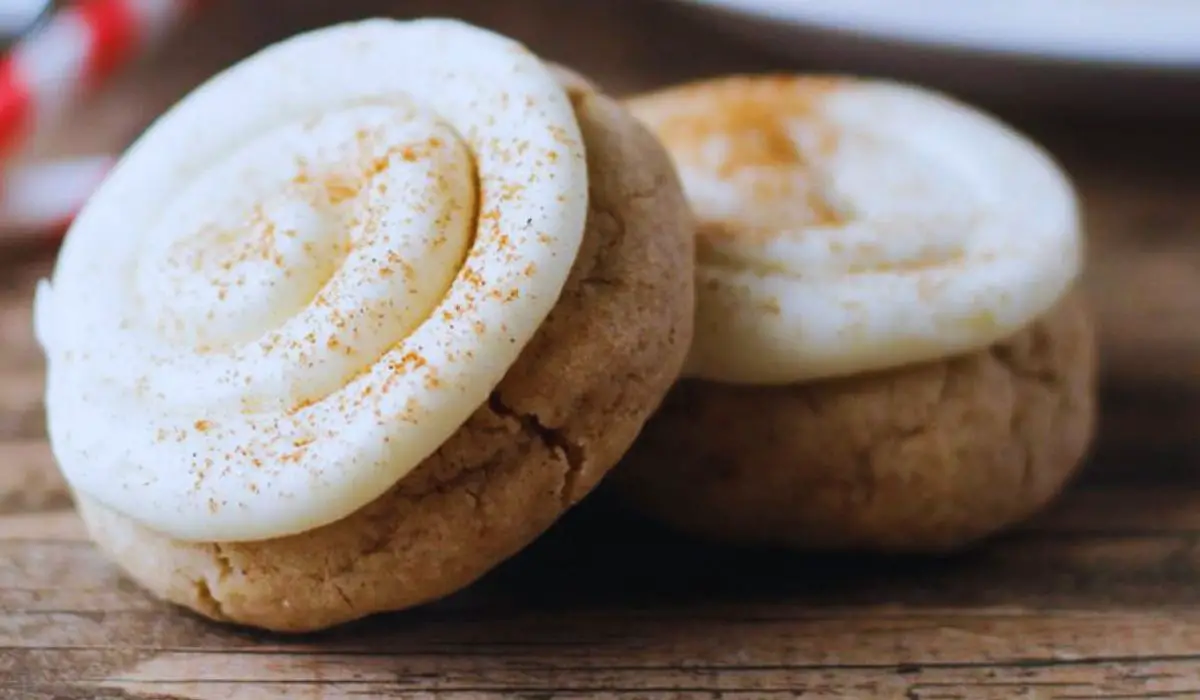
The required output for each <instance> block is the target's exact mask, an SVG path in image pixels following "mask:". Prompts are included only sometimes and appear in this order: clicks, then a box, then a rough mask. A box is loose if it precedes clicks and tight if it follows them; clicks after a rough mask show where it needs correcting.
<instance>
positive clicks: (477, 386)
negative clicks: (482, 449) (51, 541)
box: [35, 20, 588, 541]
mask: <svg viewBox="0 0 1200 700" xmlns="http://www.w3.org/2000/svg"><path fill="white" fill-rule="evenodd" d="M587 177H588V176H587V164H586V158H585V153H584V146H583V141H582V138H581V134H580V128H579V125H578V123H577V121H576V117H575V114H574V112H573V109H572V105H571V102H570V100H569V99H568V97H567V95H566V93H565V91H564V89H563V88H562V86H561V85H560V84H559V82H558V81H557V79H556V76H555V74H554V73H553V72H552V71H551V69H550V68H549V67H548V66H547V65H545V64H543V63H542V62H541V61H540V60H539V59H538V58H537V57H536V56H534V55H533V54H531V53H530V52H529V51H528V50H527V49H525V48H524V47H522V46H521V45H519V44H517V43H515V42H513V41H511V40H509V39H506V38H504V37H501V36H498V35H496V34H493V33H490V32H487V31H484V30H482V29H477V28H474V27H470V26H468V25H465V24H462V23H459V22H455V21H449V20H420V21H410V22H397V21H390V20H369V21H364V22H357V23H352V24H346V25H339V26H334V27H330V28H326V29H321V30H318V31H314V32H311V33H308V34H306V35H301V36H298V37H295V38H292V39H290V40H287V41H284V42H282V43H280V44H277V45H275V46H273V47H270V48H268V49H266V50H264V51H262V52H260V53H258V54H257V55H255V56H253V57H251V58H249V59H247V60H245V61H243V62H242V63H240V64H238V65H236V66H234V67H233V68H231V69H229V70H227V71H225V72H224V73H222V74H220V75H218V76H216V77H215V78H213V79H212V80H210V81H209V82H208V83H206V84H205V85H203V86H202V87H200V88H199V89H197V90H196V91H194V92H193V93H192V94H190V95H189V96H187V97H186V98H185V99H184V100H183V101H181V102H180V103H179V104H178V105H177V106H175V107H174V108H173V109H171V110H170V111H169V112H168V113H167V114H166V115H164V116H163V117H162V118H161V119H159V120H158V122H157V123H155V124H154V125H153V126H152V127H151V128H150V129H149V130H148V131H147V132H146V133H145V134H144V135H143V136H142V137H141V138H140V139H139V140H138V142H137V143H136V144H135V145H134V146H133V147H132V148H131V149H130V150H129V152H128V153H127V154H126V155H125V156H124V158H123V159H122V160H121V162H120V163H119V164H118V166H117V167H116V169H115V171H114V172H113V173H112V175H111V177H110V178H109V179H108V181H107V182H105V183H104V185H103V186H102V187H101V189H100V190H99V191H98V192H97V194H96V195H95V196H94V197H93V199H92V200H91V201H90V202H89V204H88V205H87V207H86V208H85V210H84V211H83V212H82V213H81V215H80V216H79V218H78V219H77V221H76V222H75V224H74V226H73V227H72V229H71V230H70V232H69V233H68V235H67V238H66V241H65V244H64V247H63V249H62V252H61V254H60V258H59V260H58V264H57V266H56V269H55V271H54V275H53V281H52V282H46V283H43V285H42V287H41V288H40V289H39V294H38V298H37V300H36V307H37V308H36V316H35V320H36V323H37V332H38V336H39V339H40V341H41V343H42V345H43V347H44V348H45V351H46V355H47V358H48V365H49V371H48V377H47V397H46V404H47V411H48V425H49V432H50V438H51V442H52V446H53V449H54V452H55V454H56V456H57V458H58V460H59V463H60V465H61V467H62V470H63V473H64V475H65V476H66V478H67V479H68V481H69V482H70V483H71V485H72V487H73V488H75V489H77V490H79V491H81V492H83V493H86V494H87V495H89V496H91V497H92V498H94V499H96V500H98V501H100V502H102V503H104V504H106V505H107V506H109V507H110V508H112V509H114V510H116V511H118V512H121V513H123V514H125V515H127V516H129V517H131V518H133V519H135V520H138V521H141V522H143V523H144V524H146V525H147V526H149V527H150V528H152V529H155V530H158V531H161V532H163V533H165V534H168V535H170V536H172V537H175V538H177V539H184V540H207V541H231V540H254V539H266V538H270V537H275V536H281V535H286V534H291V533H295V532H301V531H305V530H309V529H312V528H315V527H318V526H320V525H323V524H326V523H329V522H332V521H335V520H338V519H340V518H342V517H344V516H346V515H348V514H349V513H351V512H353V511H355V510H357V509H358V508H360V507H361V506H363V505H365V504H366V503H368V502H369V501H371V500H373V499H374V498H376V497H377V496H379V495H380V494H381V493H383V492H384V491H385V490H387V489H388V488H389V487H391V486H392V485H393V484H395V483H396V481H397V480H399V479H400V478H402V477H403V476H404V475H405V474H406V473H407V472H408V471H409V470H411V469H412V468H414V467H415V466H416V465H417V464H419V463H420V462H421V461H422V460H424V459H425V458H426V457H427V456H428V455H430V454H431V453H432V452H433V451H434V450H436V449H437V448H438V447H439V446H440V445H441V444H442V443H443V442H444V441H445V440H446V439H447V438H448V437H449V436H450V435H451V434H452V433H453V432H454V431H455V430H457V429H458V428H459V427H460V426H461V425H462V424H463V422H464V421H465V420H466V419H467V417H468V416H469V415H470V414H471V413H472V412H473V411H474V410H475V409H477V408H478V407H479V406H480V405H481V404H482V403H483V402H484V401H485V400H486V398H487V396H488V393H489V392H490V391H491V390H492V389H493V388H494V387H495V386H496V384H497V383H498V382H499V381H500V380H501V378H502V377H503V376H504V374H505V372H506V371H507V370H508V368H509V366H510V365H511V364H512V363H513V362H514V361H515V359H516V358H517V356H518V354H519V353H520V351H521V350H522V349H523V348H524V346H525V345H526V344H527V343H528V342H529V341H530V339H531V338H532V337H533V335H534V333H535V331H536V330H537V329H538V327H539V326H540V325H541V324H542V322H543V321H544V320H545V318H546V317H547V315H548V314H549V312H550V310H551V309H552V308H553V306H554V304H555V302H556V301H557V299H558V297H559V295H560V293H561V290H562V288H563V285H564V284H565V282H566V279H567V276H568V274H569V272H570V270H571V266H572V263H573V261H574V260H575V257H576V255H577V254H578V250H579V246H580V242H581V239H582V235H583V230H584V221H585V217H586V214H587V190H588V187H587V184H588V183H587Z"/></svg>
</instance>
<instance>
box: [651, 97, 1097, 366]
mask: <svg viewBox="0 0 1200 700" xmlns="http://www.w3.org/2000/svg"><path fill="white" fill-rule="evenodd" d="M628 105H629V107H630V108H631V110H632V111H633V112H634V114H635V115H636V116H637V117H638V118H639V119H641V120H642V121H643V122H644V123H645V124H646V125H647V126H649V127H650V128H651V130H653V131H654V132H655V133H656V134H657V135H658V136H659V138H660V139H661V140H662V141H663V143H664V144H665V145H666V147H667V149H668V150H669V151H670V152H671V155H672V158H673V160H674V161H675V164H676V166H677V168H678V170H679V173H680V176H681V178H682V180H683V184H684V188H685V190H686V192H687V195H688V198H689V200H690V201H691V204H692V207H693V209H694V210H695V212H696V215H697V217H698V219H699V222H700V231H699V238H698V240H697V259H698V270H697V275H698V279H697V294H698V300H697V304H698V308H697V324H696V339H695V342H694V345H693V350H692V356H691V358H690V360H689V370H688V373H689V374H691V375H693V376H697V377H701V378H706V379H711V380H715V381H725V382H734V383H756V384H774V383H790V382H797V381H804V380H810V379H818V378H825V377H835V376H845V375H849V374H856V373H861V372H867V371H872V370H878V369H885V368H889V367H896V366H901V365H906V364H910V363H914V362H921V361H928V360H933V359H939V358H943V357H946V356H950V355H954V354H958V353H961V352H966V351H969V350H974V349H979V348H983V347H986V346H988V345H990V344H992V343H995V342H996V341H998V340H1000V339H1002V338H1004V337H1007V336H1009V335H1011V334H1013V333H1014V332H1016V331H1017V330H1019V329H1021V328H1022V327H1024V326H1025V325H1027V324H1029V323H1030V322H1031V321H1033V320H1034V319H1035V318H1037V317H1038V316H1040V315H1041V314H1043V313H1045V312H1046V311H1047V310H1048V309H1050V308H1051V307H1052V306H1053V305H1054V303H1055V302H1056V301H1057V300H1058V299H1059V298H1060V297H1061V296H1062V295H1063V294H1064V292H1065V291H1066V289H1067V288H1068V287H1069V286H1070V285H1071V283H1072V282H1073V281H1074V279H1075V278H1076V277H1077V276H1078V274H1079V272H1080V268H1081V265H1082V262H1081V261H1082V252H1083V251H1082V247H1083V245H1082V241H1081V235H1080V226H1079V220H1078V213H1077V202H1076V197H1075V193H1074V191H1073V189H1072V186H1071V184H1070V182H1069V181H1068V179H1067V178H1066V176H1065V175H1064V174H1063V172H1062V171H1061V170H1060V168H1059V167H1058V166H1057V165H1056V164H1055V163H1054V162H1053V161H1052V160H1051V158H1050V157H1048V156H1047V155H1046V154H1045V153H1044V152H1043V151H1042V150H1041V149H1040V148H1039V147H1038V146H1037V145H1035V144H1034V143H1032V142H1031V141H1029V140H1028V139H1027V138H1025V137H1023V136H1021V135H1019V134H1017V133H1016V132H1014V131H1013V130H1012V129H1010V128H1008V127H1007V126H1005V125H1003V124H1002V123H1000V122H999V121H997V120H995V119H994V118H991V117H989V116H987V115H985V114H982V113H980V112H979V111H977V110H975V109H972V108H970V107H968V106H966V105H964V104H961V103H959V102H956V101H953V100H951V99H949V98H947V97H944V96H941V95H938V94H935V93H932V92H930V91H927V90H923V89H919V88H916V87H911V86H905V85H900V84H896V83H890V82H885V81H873V80H857V79H852V78H840V77H836V78H820V77H792V76H763V77H729V78H723V79H716V80H711V81H705V82H699V83H695V84H690V85H684V86H680V87H675V88H669V89H665V90H662V91H658V92H654V93H649V94H646V95H642V96H638V97H635V98H633V99H632V100H630V101H629V102H628Z"/></svg>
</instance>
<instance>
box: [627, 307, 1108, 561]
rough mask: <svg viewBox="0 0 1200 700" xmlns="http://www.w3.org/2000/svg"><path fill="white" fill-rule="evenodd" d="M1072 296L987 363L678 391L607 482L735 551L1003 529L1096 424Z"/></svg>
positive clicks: (1025, 512)
mask: <svg viewBox="0 0 1200 700" xmlns="http://www.w3.org/2000/svg"><path fill="white" fill-rule="evenodd" d="M1095 376H1096V356H1095V340H1094V331H1093V328H1092V325H1091V323H1090V320H1089V317H1088V313H1087V311H1086V308H1085V304H1084V301H1083V299H1082V293H1081V292H1079V291H1073V292H1071V293H1070V294H1069V295H1068V296H1067V297H1066V298H1065V299H1064V300H1063V301H1062V302H1060V303H1059V305H1058V306H1057V307H1056V308H1055V309H1053V310H1052V311H1051V312H1050V313H1048V314H1046V315H1045V316H1043V317H1042V318H1041V319H1039V320H1038V321H1036V322H1035V323H1033V324H1031V325H1030V326H1029V327H1028V328H1027V329H1025V330H1024V331H1022V332H1021V333H1018V334H1017V335H1016V336H1014V337H1013V338H1011V339H1009V340H1007V341H1005V342H1002V343H999V344H997V345H994V346H992V347H991V348H989V349H988V350H986V351H984V352H979V353H975V354H972V355H968V356H964V357H960V358H956V359H952V360H948V361H943V362H938V363H932V364H926V365H921V366H914V367H909V368H904V369H899V370H895V371H890V372H884V373H878V374H872V375H868V376H861V377H853V378H847V379H836V380H830V381H824V382H815V383H811V384H805V385H796V386H786V387H735V386H727V385H720V384H714V383H709V382H703V381H694V380H688V381H683V382H681V383H680V384H679V385H678V386H677V387H676V388H675V389H674V390H672V392H671V394H670V395H669V396H668V398H667V399H666V401H665V402H664V404H663V407H662V409H661V411H660V412H659V414H658V415H656V416H655V418H653V419H652V420H651V421H650V423H649V424H648V425H647V427H646V430H645V431H644V432H643V434H642V436H641V437H640V438H639V439H638V442H637V444H636V446H635V447H634V449H633V451H632V452H631V454H630V455H629V456H627V458H626V460H625V462H624V463H623V464H622V465H621V467H620V468H618V469H617V471H616V472H615V473H614V475H613V479H612V481H611V482H610V483H612V484H614V485H615V486H616V488H617V489H618V490H619V492H620V493H621V494H622V495H623V496H624V497H625V498H626V499H628V500H629V501H630V502H631V503H632V504H634V505H635V506H636V507H637V508H638V509H639V510H642V511H644V512H646V513H648V514H649V515H651V516H652V517H654V518H656V519H659V520H661V521H663V522H665V523H667V524H669V525H671V526H673V527H675V528H677V529H679V530H683V531H686V532H689V533H693V534H696V535H700V536H703V537H707V538H711V539H715V540H720V541H726V542H733V543H743V544H760V545H772V546H773V545H782V546H794V547H800V548H811V549H847V550H875V551H885V552H901V551H917V552H940V551H946V550H950V549H954V548H957V547H960V546H963V545H965V544H967V543H970V542H972V541H975V540H978V539H979V538H982V537H985V536H987V535H990V534H992V533H995V532H997V531H998V530H1001V529H1003V528H1005V527H1006V526H1009V525H1012V524H1014V523H1016V522H1018V521H1020V520H1022V519H1024V518H1026V517H1028V516H1029V515H1031V514H1032V513H1034V512H1035V511H1037V510H1038V509H1039V508H1041V507H1042V506H1043V505H1045V504H1046V503H1047V502H1049V501H1050V500H1051V499H1052V498H1053V497H1054V496H1055V495H1056V494H1057V493H1058V492H1059V491H1060V490H1061V488H1062V487H1063V485H1064V483H1065V482H1066V481H1067V480H1068V478H1069V477H1070V476H1071V475H1072V474H1073V473H1074V472H1075V471H1076V469H1077V467H1078V465H1079V464H1080V462H1081V460H1082V458H1083V456H1084V454H1085V452H1086V451H1087V448H1088V446H1089V444H1090V441H1091V437H1092V432H1093V428H1094V422H1095V394H1096V392H1095Z"/></svg>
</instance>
